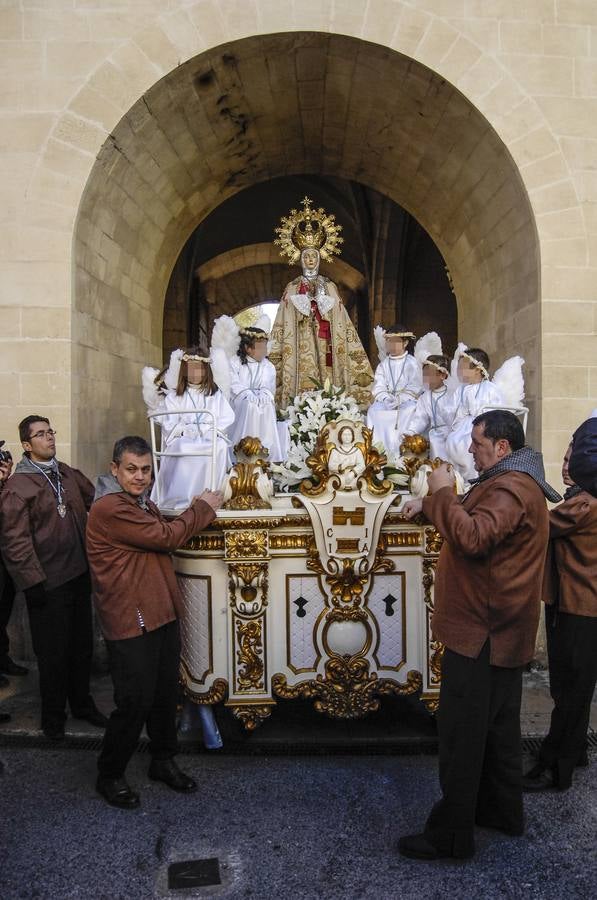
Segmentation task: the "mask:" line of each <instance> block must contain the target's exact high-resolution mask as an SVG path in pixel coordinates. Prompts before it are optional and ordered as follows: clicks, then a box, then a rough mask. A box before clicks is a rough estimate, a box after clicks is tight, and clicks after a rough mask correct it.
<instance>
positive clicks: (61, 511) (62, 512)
mask: <svg viewBox="0 0 597 900" xmlns="http://www.w3.org/2000/svg"><path fill="white" fill-rule="evenodd" d="M29 462H30V463H31V465H32V466H35V468H36V469H37V471H38V472H41V474H42V475H43V476H44V478H45V479H46V481H47V482H48V484H49V485H50V487H51V488H52V490H53V491H54V493H55V494H56V500H57V501H58V503H57V504H56V509H57V511H58V515H59V516H60V518H61V519H64V517H65V516H66V503H65V502H64V500H63V499H62V479H61V478H60V471H59V470H58V468H56V469H53V470H52V471H54V472H56V478H57V479H58V487H56V485H55V484H54V482H53V481H52V479H51V478H50V477H49V476H48V475H47V474H46V473H45V472H44V470H43V469H42V467H41V466H38V465H36V464H35V463H34V462H33V460H32V459H30V460H29Z"/></svg>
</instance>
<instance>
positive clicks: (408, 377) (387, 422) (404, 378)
mask: <svg viewBox="0 0 597 900" xmlns="http://www.w3.org/2000/svg"><path fill="white" fill-rule="evenodd" d="M421 390H422V380H421V367H420V365H419V363H418V362H417V360H416V359H415V358H414V356H411V354H410V353H403V354H402V356H386V358H385V359H384V360H383V361H382V362H380V363H379V365H378V367H377V368H376V370H375V379H374V381H373V388H372V391H371V392H372V394H373V403H372V404H371V406H370V407H369V409H368V410H367V427H368V428H371V429H372V430H373V440H374V441H381V443H382V444H383V445H384V447H385V448H386V450H387V451H388V452H398V451H399V450H400V444H401V443H402V437H403V435H404V433H405V432H406V430H407V428H408V426H409V422H410V418H411V416H412V414H413V413H414V411H415V406H416V403H417V397H418V396H419V394H420V393H421Z"/></svg>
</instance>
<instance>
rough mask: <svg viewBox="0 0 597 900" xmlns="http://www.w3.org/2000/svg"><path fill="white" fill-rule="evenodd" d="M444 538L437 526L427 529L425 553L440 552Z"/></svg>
mask: <svg viewBox="0 0 597 900" xmlns="http://www.w3.org/2000/svg"><path fill="white" fill-rule="evenodd" d="M443 542H444V540H443V538H442V536H441V534H440V533H439V531H437V530H436V529H435V528H433V527H432V528H426V529H425V553H439V551H440V550H441V549H442V544H443Z"/></svg>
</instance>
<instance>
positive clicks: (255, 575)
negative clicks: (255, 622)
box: [228, 562, 268, 617]
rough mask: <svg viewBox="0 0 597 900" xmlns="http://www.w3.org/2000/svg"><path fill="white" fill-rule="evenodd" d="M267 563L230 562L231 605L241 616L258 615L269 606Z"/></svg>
mask: <svg viewBox="0 0 597 900" xmlns="http://www.w3.org/2000/svg"><path fill="white" fill-rule="evenodd" d="M267 573H268V569H267V563H259V562H250V563H229V564H228V590H229V596H230V606H231V607H232V608H233V609H234V610H236V612H237V613H238V614H239V615H241V616H245V617H246V616H256V615H258V614H259V613H260V612H261V611H262V609H263V607H264V606H267V589H268V579H267Z"/></svg>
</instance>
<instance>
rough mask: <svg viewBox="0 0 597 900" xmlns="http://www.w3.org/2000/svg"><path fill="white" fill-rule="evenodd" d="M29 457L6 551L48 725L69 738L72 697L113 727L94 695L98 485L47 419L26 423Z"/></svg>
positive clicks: (4, 526) (14, 493)
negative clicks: (90, 540)
mask: <svg viewBox="0 0 597 900" xmlns="http://www.w3.org/2000/svg"><path fill="white" fill-rule="evenodd" d="M19 436H20V439H21V443H22V445H23V450H24V453H23V457H22V460H21V461H20V462H19V463H18V464H17V466H16V468H15V473H14V475H13V476H12V477H11V478H10V479H9V480H8V481H7V483H6V485H5V487H4V490H3V491H2V494H1V497H0V529H1V537H2V555H3V557H4V562H5V564H6V568H7V569H8V572H9V574H10V576H11V577H12V579H13V581H14V583H15V585H16V587H17V589H19V590H22V591H24V593H25V597H26V600H27V610H28V613H29V624H30V627H31V637H32V640H33V649H34V651H35V655H36V657H37V663H38V669H39V688H40V694H41V727H42V730H43V732H44V734H45V736H46V737H47V738H49V739H50V740H60V739H62V738H64V723H65V719H66V714H65V709H66V702H67V700H68V704H69V706H70V710H71V713H72V715H73V716H74V718H77V719H85V720H86V721H88V722H91V724H92V725H96V726H98V727H105V725H106V723H107V719H106V717H105V716H104V715H102V713H100V711H99V710H98V709H97V707H96V705H95V703H94V701H93V699H92V697H91V695H90V693H89V675H90V669H91V656H92V651H93V633H92V618H91V586H90V579H89V568H88V564H87V556H86V552H85V528H86V524H87V511H88V510H89V508H90V506H91V503H92V501H93V494H94V489H93V485H92V484H91V482H90V481H89V480H88V479H87V478H86V477H85V476H84V475H83V474H82V473H81V472H79V471H78V470H77V469H73V468H71V467H70V466H67V465H66V464H65V463H63V462H58V460H57V459H56V432H55V431H54V430H53V429H52V428H51V426H50V422H49V420H48V419H46V418H45V417H44V416H36V415H35V416H27V418H25V419H23V421H22V422H21V423H20V424H19Z"/></svg>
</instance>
